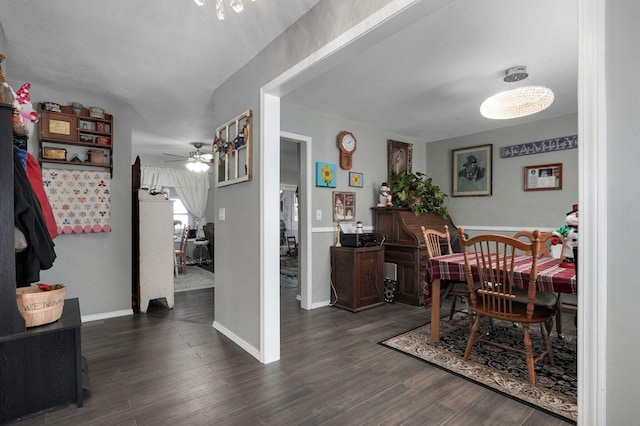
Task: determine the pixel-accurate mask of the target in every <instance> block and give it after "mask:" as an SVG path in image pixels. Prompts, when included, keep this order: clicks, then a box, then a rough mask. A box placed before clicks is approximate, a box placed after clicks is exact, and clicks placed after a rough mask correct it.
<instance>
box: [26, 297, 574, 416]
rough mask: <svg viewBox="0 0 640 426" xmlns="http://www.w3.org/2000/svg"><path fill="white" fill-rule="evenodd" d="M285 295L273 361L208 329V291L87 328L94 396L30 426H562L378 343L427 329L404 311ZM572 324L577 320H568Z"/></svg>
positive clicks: (421, 315) (415, 312)
mask: <svg viewBox="0 0 640 426" xmlns="http://www.w3.org/2000/svg"><path fill="white" fill-rule="evenodd" d="M295 293H296V289H295V288H293V287H291V286H284V287H283V288H282V315H281V319H282V332H281V337H282V350H281V355H282V356H281V360H280V361H278V362H274V363H272V364H268V365H263V364H261V363H259V362H258V361H256V360H255V358H253V357H251V356H250V355H248V354H247V353H246V352H244V351H243V350H242V349H240V348H239V347H238V346H236V345H235V344H234V343H232V342H231V341H230V340H229V339H227V338H226V337H224V336H223V335H222V334H220V333H218V332H217V331H216V330H214V329H213V328H212V327H211V324H212V322H213V297H214V292H213V289H205V290H195V291H188V292H181V293H176V295H175V308H174V309H172V310H169V309H166V308H165V307H163V306H162V304H153V305H152V306H151V307H150V309H149V311H148V313H147V314H140V315H135V316H129V317H121V318H113V319H108V320H104V321H95V322H91V323H85V324H83V326H82V351H83V354H84V355H85V357H86V358H87V360H88V362H89V376H90V379H91V383H92V387H93V389H92V391H91V392H90V393H85V403H84V406H83V407H82V408H79V409H78V408H76V406H75V405H70V406H68V407H63V408H60V409H58V410H55V411H52V412H49V413H46V414H41V415H39V416H34V417H31V418H27V419H23V420H22V421H21V422H20V423H21V424H27V425H40V424H47V425H132V426H133V425H136V426H143V425H154V426H156V425H178V424H179V425H445V424H446V425H459V424H473V425H480V424H484V425H489V424H491V425H493V424H501V425H542V424H544V425H562V424H565V423H564V422H563V421H561V420H559V419H557V418H555V417H552V416H549V415H546V414H544V413H542V412H540V411H538V410H535V409H532V408H531V407H528V406H526V405H523V404H521V403H518V402H516V401H514V400H512V399H510V398H507V397H504V396H501V395H499V394H497V393H495V392H493V391H490V390H486V389H484V388H482V387H480V386H477V385H475V384H473V383H470V382H468V381H466V380H464V379H461V378H458V377H456V376H453V375H451V374H449V373H447V372H445V371H442V370H440V369H438V368H435V367H432V366H430V365H428V364H425V363H424V362H421V361H418V360H416V359H413V358H411V357H409V356H406V355H403V354H400V353H398V352H396V351H393V350H390V349H387V348H385V347H382V346H380V345H378V344H377V343H378V342H379V341H381V340H384V339H385V338H388V337H391V336H394V335H396V334H398V333H401V332H403V331H406V330H408V329H410V328H412V327H416V326H419V325H422V324H424V323H426V322H427V321H428V318H429V313H428V311H426V310H425V309H424V308H420V307H415V306H409V305H405V304H400V303H397V304H385V305H383V306H380V307H377V308H374V309H370V310H367V311H362V312H359V313H356V314H354V313H350V312H348V311H345V310H342V309H338V308H333V307H326V308H320V309H315V310H312V311H305V310H302V309H300V307H299V303H298V302H297V301H296V300H295ZM565 320H566V321H565V323H567V324H569V323H570V325H568V328H570V327H571V326H572V323H573V318H572V316H571V315H565Z"/></svg>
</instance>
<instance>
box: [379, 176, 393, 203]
mask: <svg viewBox="0 0 640 426" xmlns="http://www.w3.org/2000/svg"><path fill="white" fill-rule="evenodd" d="M391 201H392V200H391V188H390V187H389V185H387V182H382V185H380V193H379V196H378V207H391V206H392V205H393V204H392V202H391Z"/></svg>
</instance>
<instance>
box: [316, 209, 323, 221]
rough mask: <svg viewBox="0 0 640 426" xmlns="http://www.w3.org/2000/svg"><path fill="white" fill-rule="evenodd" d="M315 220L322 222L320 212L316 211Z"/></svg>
mask: <svg viewBox="0 0 640 426" xmlns="http://www.w3.org/2000/svg"><path fill="white" fill-rule="evenodd" d="M316 220H322V210H320V209H318V210H316Z"/></svg>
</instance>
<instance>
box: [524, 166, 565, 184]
mask: <svg viewBox="0 0 640 426" xmlns="http://www.w3.org/2000/svg"><path fill="white" fill-rule="evenodd" d="M554 189H562V163H554V164H540V165H538V166H525V168H524V190H525V191H550V190H554Z"/></svg>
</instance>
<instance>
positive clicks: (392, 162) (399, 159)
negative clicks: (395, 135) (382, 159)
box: [387, 139, 413, 182]
mask: <svg viewBox="0 0 640 426" xmlns="http://www.w3.org/2000/svg"><path fill="white" fill-rule="evenodd" d="M387 148H388V152H387V164H388V166H389V172H388V174H387V179H388V180H387V182H389V181H391V178H392V177H393V175H395V174H397V173H400V172H406V173H411V167H412V163H413V145H412V144H410V143H406V142H398V141H394V140H391V139H389V141H388V142H387Z"/></svg>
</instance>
